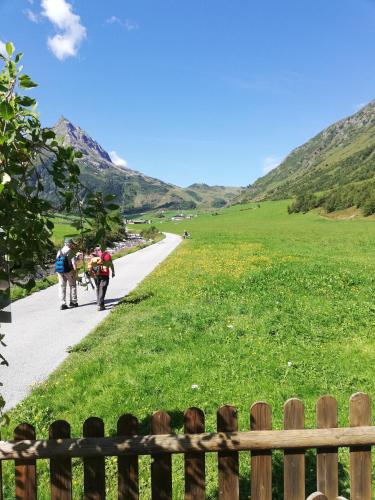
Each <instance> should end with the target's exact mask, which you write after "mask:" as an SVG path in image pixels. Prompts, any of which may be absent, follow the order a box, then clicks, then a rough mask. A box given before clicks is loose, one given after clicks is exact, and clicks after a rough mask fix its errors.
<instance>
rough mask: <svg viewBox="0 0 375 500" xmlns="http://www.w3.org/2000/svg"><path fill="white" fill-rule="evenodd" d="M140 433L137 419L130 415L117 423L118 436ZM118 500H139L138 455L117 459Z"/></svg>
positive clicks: (124, 416) (123, 416) (121, 418)
mask: <svg viewBox="0 0 375 500" xmlns="http://www.w3.org/2000/svg"><path fill="white" fill-rule="evenodd" d="M138 433H139V424H138V420H137V419H136V417H134V416H133V415H130V414H126V415H122V417H120V418H119V419H118V421H117V435H118V436H135V435H137V434H138ZM117 471H118V472H117V475H118V499H119V500H138V498H139V484H138V455H134V456H119V457H118V459H117Z"/></svg>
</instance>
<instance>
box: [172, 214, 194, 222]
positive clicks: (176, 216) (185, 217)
mask: <svg viewBox="0 0 375 500" xmlns="http://www.w3.org/2000/svg"><path fill="white" fill-rule="evenodd" d="M192 218H193V216H192V215H185V214H176V215H173V217H171V220H177V221H178V220H186V219H192Z"/></svg>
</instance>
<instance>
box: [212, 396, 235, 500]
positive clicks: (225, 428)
mask: <svg viewBox="0 0 375 500" xmlns="http://www.w3.org/2000/svg"><path fill="white" fill-rule="evenodd" d="M237 430H238V423H237V410H236V408H235V407H234V406H230V405H224V406H221V407H220V408H219V410H218V411H217V431H218V432H236V431H237ZM217 455H218V469H219V500H233V499H237V498H238V497H239V491H240V488H239V473H238V452H237V451H228V450H223V451H219V452H218V454H217Z"/></svg>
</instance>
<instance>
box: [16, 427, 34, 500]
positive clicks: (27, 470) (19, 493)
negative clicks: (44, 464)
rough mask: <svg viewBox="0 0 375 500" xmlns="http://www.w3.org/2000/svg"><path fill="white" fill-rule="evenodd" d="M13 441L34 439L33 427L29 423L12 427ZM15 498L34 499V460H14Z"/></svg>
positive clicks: (20, 499) (21, 499)
mask: <svg viewBox="0 0 375 500" xmlns="http://www.w3.org/2000/svg"><path fill="white" fill-rule="evenodd" d="M14 439H15V441H21V440H23V439H36V437H35V429H34V427H33V426H32V425H30V424H20V425H18V426H17V427H16V428H15V429H14ZM14 463H15V476H16V500H36V495H37V486H36V460H35V459H31V460H30V459H29V460H25V459H23V460H22V459H20V460H15V461H14Z"/></svg>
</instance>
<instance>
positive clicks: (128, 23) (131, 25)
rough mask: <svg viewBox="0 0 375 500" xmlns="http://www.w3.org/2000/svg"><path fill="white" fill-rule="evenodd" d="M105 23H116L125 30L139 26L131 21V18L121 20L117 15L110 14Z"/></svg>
mask: <svg viewBox="0 0 375 500" xmlns="http://www.w3.org/2000/svg"><path fill="white" fill-rule="evenodd" d="M105 22H106V23H107V24H118V25H120V26H122V27H123V28H125V30H126V31H132V30H136V29H138V28H139V25H138V24H137V23H135V22H134V21H132V20H131V19H125V20H124V21H122V20H121V19H120V18H119V17H117V16H111V17H109V18H108V19H106V21H105Z"/></svg>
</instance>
